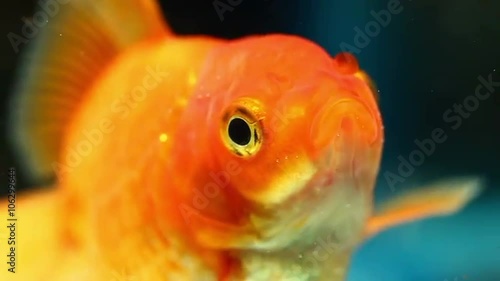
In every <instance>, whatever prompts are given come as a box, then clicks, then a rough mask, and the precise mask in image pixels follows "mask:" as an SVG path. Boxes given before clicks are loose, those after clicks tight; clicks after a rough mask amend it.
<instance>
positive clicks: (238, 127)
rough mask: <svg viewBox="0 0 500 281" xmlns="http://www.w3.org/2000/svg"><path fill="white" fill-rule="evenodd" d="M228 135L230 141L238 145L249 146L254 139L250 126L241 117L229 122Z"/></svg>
mask: <svg viewBox="0 0 500 281" xmlns="http://www.w3.org/2000/svg"><path fill="white" fill-rule="evenodd" d="M227 134H228V136H229V139H231V141H233V142H234V143H236V144H237V145H242V146H244V145H248V144H249V143H250V140H251V139H252V131H251V129H250V125H249V124H248V123H247V121H245V120H244V119H242V118H240V117H234V118H233V119H231V121H229V125H228V128H227Z"/></svg>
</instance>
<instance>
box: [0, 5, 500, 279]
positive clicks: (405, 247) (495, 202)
mask: <svg viewBox="0 0 500 281" xmlns="http://www.w3.org/2000/svg"><path fill="white" fill-rule="evenodd" d="M220 2H223V3H226V0H220ZM388 2H389V1H388V0H377V1H369V0H350V1H333V0H316V1H314V0H311V1H307V0H302V1H299V0H295V1H294V0H288V1H286V0H267V1H265V0H254V1H251V0H242V1H241V4H239V5H237V6H236V7H234V9H233V10H232V11H228V12H225V13H224V14H223V16H224V20H223V21H221V20H220V17H219V16H218V15H217V12H216V10H215V9H214V6H213V2H212V1H202V0H199V1H195V0H184V1H173V0H172V1H162V7H163V10H164V12H165V15H166V16H167V18H168V19H169V20H170V22H171V24H172V26H173V28H174V30H176V31H177V32H179V33H184V34H199V33H202V34H212V35H216V36H221V37H226V38H236V37H240V36H244V35H247V34H255V33H269V32H284V33H293V34H298V35H301V36H303V37H306V38H309V39H311V40H313V41H315V42H317V43H318V44H320V45H321V46H323V47H324V48H325V49H326V50H328V51H329V52H330V53H331V54H332V55H333V54H335V53H337V52H339V51H340V44H341V43H342V42H345V43H348V44H350V45H354V42H355V41H354V40H355V35H356V31H355V30H354V28H355V27H358V28H360V29H364V28H365V26H366V25H367V24H368V23H369V22H371V21H373V20H374V19H373V16H372V15H371V11H375V12H378V11H380V10H382V9H386V7H387V3H388ZM125 3H126V1H125V0H124V5H125ZM400 5H401V6H402V7H403V10H402V11H401V13H399V14H397V15H392V17H391V20H390V22H389V24H388V25H387V26H386V27H382V28H381V29H380V32H379V33H378V34H377V35H376V36H374V37H372V38H371V41H370V43H369V44H368V45H367V46H365V47H364V48H360V52H359V54H357V57H358V59H359V61H360V64H361V66H362V67H363V68H364V69H366V70H367V72H368V73H369V74H370V75H371V76H372V78H373V79H374V80H375V82H376V83H377V86H378V88H379V90H380V107H381V110H382V115H383V118H384V122H385V133H386V143H385V151H384V157H383V165H382V168H381V176H380V179H379V183H378V188H377V201H381V200H384V199H386V198H389V197H391V196H394V195H397V194H399V193H401V192H403V191H404V190H407V189H409V188H414V187H416V186H418V185H419V184H421V183H423V182H427V181H430V180H432V179H436V178H446V177H451V176H454V175H480V176H482V177H484V178H485V179H486V185H487V190H486V191H485V193H484V194H483V196H482V197H480V198H479V199H478V200H476V201H474V203H473V204H472V205H470V206H469V207H467V208H466V209H465V210H464V211H463V212H461V213H460V214H457V215H455V216H453V217H448V218H437V219H431V220H427V221H424V222H420V223H414V224H411V225H407V226H403V227H399V228H396V229H393V230H390V231H388V232H385V233H383V234H381V235H379V236H377V237H375V238H374V239H372V240H370V241H368V242H367V243H366V244H365V245H364V246H363V247H362V248H361V249H360V251H359V252H358V253H357V255H356V257H355V260H354V264H353V267H352V270H351V273H350V278H349V280H353V281H364V280H366V281H368V280H376V281H380V280H383V281H391V280H406V281H411V280H419V281H422V280H426V281H427V280H428V281H434V280H435V281H444V280H449V281H452V280H453V281H455V280H457V281H458V280H469V281H475V280H478V281H489V280H491V281H495V280H496V281H499V280H500V191H499V188H498V186H499V183H500V181H499V180H500V166H499V160H498V159H500V148H499V147H500V125H499V124H500V110H499V109H500V87H497V89H496V92H495V93H493V94H492V95H491V97H490V98H488V99H486V100H485V101H481V102H480V104H479V107H478V108H477V110H475V111H474V112H472V113H471V114H470V117H469V118H467V119H464V120H463V123H462V124H461V126H459V127H458V128H457V129H456V130H453V129H452V128H451V127H450V125H453V123H449V122H446V121H445V120H444V119H443V114H444V112H446V110H447V109H449V108H452V107H453V105H454V104H460V103H462V101H463V100H464V99H465V98H466V97H468V96H470V95H473V94H474V91H475V88H476V86H477V85H478V84H479V82H478V76H479V75H482V76H483V77H487V75H488V74H490V73H491V74H493V75H494V76H493V80H495V81H500V2H499V1H494V0H490V1H488V0H483V1H465V0H455V1H451V0H441V1H433V0H419V1H417V0H412V1H410V0H402V1H401V4H400ZM2 6H3V8H2V9H1V12H2V14H1V17H0V23H1V29H0V35H1V37H0V38H3V39H0V59H1V63H0V72H1V73H0V79H1V80H0V85H2V91H1V92H0V95H1V96H0V97H1V99H2V102H1V104H2V105H4V106H5V108H2V110H1V112H0V128H1V130H2V131H3V132H5V117H4V114H5V112H6V111H7V103H6V102H5V100H6V98H7V96H8V94H9V90H10V86H11V83H12V81H13V79H14V70H15V68H16V67H17V66H18V64H19V56H18V55H16V53H15V52H14V51H13V48H12V46H11V44H10V42H9V40H8V39H7V34H8V33H9V32H15V33H17V34H20V32H21V27H22V25H23V22H22V21H21V18H22V17H28V18H29V17H30V16H31V15H32V14H33V8H34V7H36V6H37V4H36V2H35V1H17V2H14V1H12V2H11V3H3V4H2ZM495 69H496V72H495V71H494V70H495ZM435 128H442V129H443V130H444V131H445V132H446V134H447V136H448V138H447V140H446V141H445V142H444V143H442V144H437V146H436V149H435V152H434V153H432V154H431V155H429V156H428V157H426V158H425V159H424V162H423V164H422V165H420V166H419V167H416V168H415V171H414V173H413V174H412V175H410V176H408V177H406V178H405V181H404V182H403V183H398V184H396V185H395V186H394V187H393V188H389V186H388V183H387V181H386V179H385V178H384V176H383V175H384V173H386V172H392V173H395V174H397V166H398V165H399V163H400V160H399V159H398V156H400V155H401V156H402V157H403V158H405V159H408V155H409V154H410V153H411V152H412V151H414V150H415V149H417V146H416V145H415V143H414V141H415V140H416V139H418V140H423V139H425V138H429V137H430V136H431V132H432V130H434V129H435ZM4 134H5V133H4ZM0 155H1V161H0V167H1V171H4V172H5V171H6V170H7V168H8V167H10V166H17V164H16V161H15V159H13V158H12V154H11V151H10V149H9V146H8V145H7V143H6V141H5V138H4V137H2V138H0ZM22 172H23V170H22V167H18V174H19V175H20V176H21V178H20V179H19V180H20V184H21V185H22V186H28V185H31V183H27V182H26V181H24V179H23V178H22V176H23V173H22ZM2 192H4V190H2Z"/></svg>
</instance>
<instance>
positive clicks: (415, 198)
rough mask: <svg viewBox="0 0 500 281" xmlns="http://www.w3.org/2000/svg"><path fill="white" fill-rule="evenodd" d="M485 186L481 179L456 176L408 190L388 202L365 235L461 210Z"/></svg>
mask: <svg viewBox="0 0 500 281" xmlns="http://www.w3.org/2000/svg"><path fill="white" fill-rule="evenodd" d="M482 186H483V185H482V181H481V180H480V179H478V178H453V179H449V180H444V181H439V182H436V183H434V184H432V185H430V186H427V187H423V188H419V189H416V190H412V191H410V192H407V193H406V194H404V195H402V196H400V197H399V198H396V199H394V200H390V201H389V202H387V203H386V204H385V205H384V206H383V208H382V209H381V210H380V211H379V212H377V213H376V214H375V216H373V217H372V218H371V219H370V220H369V222H368V224H367V228H366V235H367V236H371V235H374V234H377V233H378V232H380V231H383V230H385V229H387V228H390V227H392V226H396V225H399V224H403V223H407V222H411V221H415V220H419V219H424V218H427V217H432V216H444V215H450V214H453V213H455V212H458V211H460V210H461V209H462V208H463V207H464V206H465V205H466V204H467V203H469V202H470V201H471V200H472V199H474V198H475V197H477V196H478V195H479V194H480V193H481V191H482V189H483V187H482Z"/></svg>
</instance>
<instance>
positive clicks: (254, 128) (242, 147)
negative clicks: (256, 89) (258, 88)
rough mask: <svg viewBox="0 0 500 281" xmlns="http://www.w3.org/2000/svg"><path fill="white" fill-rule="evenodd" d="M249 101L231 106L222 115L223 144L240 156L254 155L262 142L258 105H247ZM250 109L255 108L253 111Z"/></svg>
mask: <svg viewBox="0 0 500 281" xmlns="http://www.w3.org/2000/svg"><path fill="white" fill-rule="evenodd" d="M248 105H249V101H248V100H245V101H244V102H243V104H242V101H240V103H236V104H235V105H233V106H231V107H230V108H229V109H228V110H227V111H226V114H225V115H224V117H223V124H222V126H221V136H222V142H223V143H224V145H225V146H226V147H227V148H228V149H229V150H230V151H231V152H233V153H234V154H236V155H238V156H241V157H250V156H253V155H255V154H256V153H257V152H258V151H259V149H260V147H261V144H262V123H261V120H259V118H257V116H259V113H260V112H259V111H258V109H259V107H256V106H253V107H250V109H249V108H248V107H247V106H248ZM252 110H254V111H255V110H257V112H253V111H252Z"/></svg>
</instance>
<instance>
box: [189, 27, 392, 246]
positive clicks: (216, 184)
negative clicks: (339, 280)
mask: <svg viewBox="0 0 500 281" xmlns="http://www.w3.org/2000/svg"><path fill="white" fill-rule="evenodd" d="M186 112H187V113H186V117H185V118H184V120H185V125H184V126H181V131H182V134H179V135H182V136H181V137H180V138H179V139H181V143H182V144H181V143H180V144H179V151H181V150H182V147H181V146H183V147H185V146H187V147H189V149H187V150H189V151H185V150H186V149H184V150H183V151H184V152H183V153H182V157H184V161H185V162H186V163H188V162H189V163H190V164H186V165H187V166H189V167H190V168H187V169H190V170H192V171H196V175H193V176H191V183H192V184H188V185H187V186H190V187H189V188H190V189H192V188H195V189H197V192H196V193H197V194H198V197H200V196H202V195H203V197H204V198H205V199H207V202H208V203H207V204H204V205H205V206H204V207H203V208H196V209H197V210H196V213H197V214H198V216H199V220H198V224H197V226H196V227H195V228H193V229H196V230H195V231H196V233H198V234H199V235H200V236H201V237H202V238H200V239H201V240H203V241H204V242H203V243H205V244H207V245H209V246H212V247H222V248H247V249H249V248H253V249H266V250H276V249H279V248H285V247H290V246H291V245H296V246H297V247H306V246H307V245H306V244H308V245H309V244H311V243H313V241H312V240H313V238H314V237H318V235H321V234H322V233H328V232H329V231H336V232H338V233H336V234H335V235H336V237H337V236H338V237H337V238H339V239H352V237H357V235H353V232H354V233H355V234H359V233H361V229H362V227H363V224H364V222H365V219H366V218H367V216H368V215H369V214H370V210H371V204H372V193H373V188H374V183H375V179H376V177H377V173H378V169H379V162H380V157H381V151H382V142H383V132H382V131H383V128H382V121H381V117H380V113H379V110H378V106H377V102H376V100H375V97H374V93H373V91H372V89H371V87H370V83H369V81H368V79H367V76H366V74H364V72H362V71H360V70H359V69H358V65H357V62H356V59H355V58H354V57H353V56H352V55H349V54H345V53H342V54H340V55H337V56H336V57H333V58H332V57H331V56H330V55H329V54H328V53H327V52H326V51H324V50H323V49H321V48H320V47H319V46H317V45H316V44H314V43H312V42H310V41H308V40H306V39H301V38H298V37H295V36H288V35H268V36H256V37H249V38H244V39H240V40H237V41H234V42H231V43H228V44H225V45H223V46H221V47H218V48H216V50H214V51H213V52H212V53H211V54H210V56H209V58H208V59H207V63H206V65H205V67H204V69H203V71H202V72H201V74H200V76H199V80H198V85H197V88H196V90H195V93H194V95H193V97H192V101H191V104H190V105H189V106H188V108H187V110H186ZM194 120H198V121H196V127H197V128H196V130H193V129H191V130H190V129H189V128H192V126H193V123H195V121H194ZM195 143H196V144H195ZM179 157H181V154H179ZM194 167H196V168H194ZM193 184H194V186H193ZM198 199H199V198H198ZM193 200H194V199H193ZM198 201H199V200H198ZM193 202H194V201H193ZM342 236H344V237H342Z"/></svg>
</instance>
